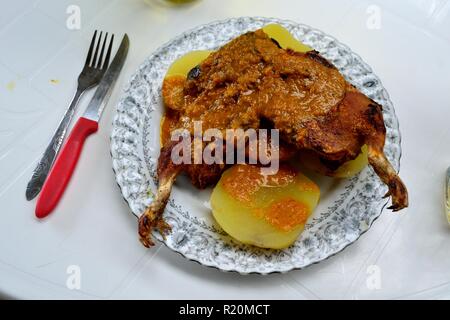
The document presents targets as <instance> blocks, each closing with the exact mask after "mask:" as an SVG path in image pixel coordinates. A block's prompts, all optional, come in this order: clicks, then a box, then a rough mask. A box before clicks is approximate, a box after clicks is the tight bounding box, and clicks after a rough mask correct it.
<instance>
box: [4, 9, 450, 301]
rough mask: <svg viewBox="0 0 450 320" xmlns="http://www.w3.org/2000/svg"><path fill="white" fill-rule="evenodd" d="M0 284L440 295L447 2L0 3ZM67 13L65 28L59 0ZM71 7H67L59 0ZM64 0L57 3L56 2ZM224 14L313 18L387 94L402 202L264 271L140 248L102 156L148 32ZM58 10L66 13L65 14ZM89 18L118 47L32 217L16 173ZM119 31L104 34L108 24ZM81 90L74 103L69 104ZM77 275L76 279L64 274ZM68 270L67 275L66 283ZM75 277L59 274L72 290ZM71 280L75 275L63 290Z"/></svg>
mask: <svg viewBox="0 0 450 320" xmlns="http://www.w3.org/2000/svg"><path fill="white" fill-rule="evenodd" d="M0 4H1V6H0V43H1V50H0V122H1V124H0V218H1V223H0V292H1V293H2V294H3V295H4V296H8V297H17V298H88V299H89V298H106V299H108V298H152V299H153V298H157V299H159V298H193V299H197V298H221V299H241V298H242V299H269V298H274V299H323V298H349V299H352V298H356V299H364V298H369V299H379V298H405V297H406V298H450V228H449V226H448V224H447V222H446V219H445V215H444V176H445V170H446V168H447V166H449V165H450V148H449V147H450V145H449V143H450V122H449V121H450V1H448V0H432V1H425V0H411V1H381V0H370V1H368V2H365V1H356V0H342V1H324V0H320V1H288V0H286V1H281V0H277V1H270V0H255V1H247V0H232V1H230V0H227V1H214V0H198V1H195V2H192V3H191V4H189V5H184V6H168V5H165V4H164V2H163V0H147V1H144V0H115V1H112V0H96V1H93V0H53V1H51V0H41V1H36V0H35V1H31V0H17V1H6V0H1V1H0ZM71 5H77V6H78V8H79V9H80V14H81V20H80V22H81V25H80V29H76V30H71V29H69V28H68V26H69V27H73V26H76V22H77V21H76V20H73V18H74V16H73V12H76V10H77V8H76V7H75V8H74V7H70V6H71ZM74 10H75V11H74ZM68 12H69V13H68ZM236 16H269V17H272V16H273V17H278V18H284V19H290V20H294V21H298V22H301V23H305V24H309V25H311V26H314V27H315V28H318V29H321V30H323V31H325V32H327V33H329V34H331V35H333V36H335V37H336V38H338V39H339V40H340V41H341V42H343V43H345V44H347V45H348V46H350V47H351V48H352V50H353V51H355V52H357V53H359V54H360V55H361V56H362V57H363V59H364V60H365V61H366V62H367V63H369V64H370V65H371V66H372V68H373V69H374V71H375V73H376V74H377V75H378V76H379V77H380V78H381V80H382V81H383V84H384V85H385V87H386V88H387V90H388V91H389V94H390V96H391V99H392V101H393V102H394V105H395V108H396V112H397V116H398V118H399V120H400V129H401V132H402V149H403V156H402V160H401V172H400V173H401V177H402V178H403V180H404V182H405V183H406V185H407V186H408V188H409V193H410V207H409V208H408V209H407V210H404V211H402V212H401V213H400V214H394V213H391V212H388V211H386V212H384V213H383V214H382V216H381V218H380V219H379V220H377V221H376V222H375V224H374V225H373V227H372V228H371V229H370V230H369V232H367V233H366V234H364V235H363V236H362V237H361V238H360V239H359V240H358V241H357V242H356V243H355V244H353V245H352V246H350V247H349V248H347V249H345V250H344V251H343V252H341V253H340V254H338V255H336V256H334V257H332V258H330V259H329V260H327V261H324V262H322V263H320V264H318V265H314V266H311V267H309V268H307V269H305V270H300V271H293V272H289V273H287V274H274V275H269V276H258V275H250V276H241V275H238V274H236V273H222V272H219V271H217V270H213V269H209V268H206V267H202V266H200V265H198V264H197V263H194V262H190V261H187V260H185V259H184V258H182V257H181V256H180V255H178V254H176V253H174V252H171V251H170V250H168V249H167V248H166V247H165V246H160V245H158V246H157V247H155V248H153V249H152V250H146V249H144V248H143V247H142V246H141V245H140V244H139V242H138V241H137V235H136V220H135V218H134V217H133V216H132V215H131V214H129V209H128V207H127V205H126V204H125V202H124V201H123V200H122V197H121V195H120V191H119V189H118V187H117V185H116V183H115V178H114V174H113V172H112V170H111V159H110V155H109V134H110V130H111V121H112V117H113V114H114V109H115V105H116V103H117V101H118V98H119V95H120V92H121V87H123V85H124V84H125V83H126V81H127V79H128V78H129V77H130V76H131V74H132V73H133V72H134V70H136V69H137V67H138V66H139V64H140V63H141V62H142V61H143V59H144V58H145V57H146V56H148V55H149V54H150V53H151V52H152V51H153V50H155V49H156V48H157V47H158V46H160V45H161V44H163V43H165V42H167V41H168V40H170V39H171V38H172V37H174V36H176V35H178V34H180V33H181V32H183V31H185V30H187V29H190V28H193V27H195V26H197V25H199V24H204V23H208V22H210V21H213V20H217V19H224V18H229V17H236ZM68 19H69V24H68V23H67V22H68ZM94 29H101V30H105V31H110V32H114V33H116V35H118V36H120V35H121V34H123V33H124V32H127V33H128V34H129V36H130V39H131V48H130V53H129V56H128V60H127V62H126V65H125V67H124V70H123V72H122V74H121V76H120V78H119V80H118V84H117V87H116V89H115V90H114V93H113V95H112V97H111V100H110V103H109V105H108V108H107V109H106V111H105V113H104V115H103V118H102V120H101V123H100V130H99V132H98V133H97V134H96V135H94V136H92V137H91V138H89V140H88V143H87V144H86V146H85V150H84V152H83V154H82V156H81V159H80V161H79V163H78V167H77V170H76V173H75V175H74V177H73V179H72V181H71V183H70V185H69V188H68V190H67V191H66V194H65V196H64V198H63V199H62V201H61V202H60V205H59V206H58V208H57V209H56V210H55V212H54V213H53V215H52V216H51V217H50V218H49V219H47V220H45V221H37V220H36V219H35V218H34V214H33V212H34V205H35V201H32V202H27V201H26V200H25V186H26V184H27V182H28V179H29V178H30V175H31V172H32V170H33V169H34V166H35V164H36V162H37V160H38V159H39V157H40V155H41V153H42V151H43V149H44V147H45V145H46V143H47V142H48V140H49V138H50V136H51V135H52V133H53V130H54V129H55V127H56V125H57V123H58V121H59V119H60V118H61V116H62V114H63V113H64V111H65V108H66V106H67V104H68V102H69V100H70V98H71V96H72V94H73V93H74V90H75V86H76V80H75V79H76V77H77V76H78V73H79V71H80V68H81V66H82V64H83V62H84V58H85V54H86V50H87V46H88V44H89V41H90V37H91V35H92V33H93V30H94ZM118 39H119V37H118ZM90 95H92V93H90V94H88V95H87V96H85V97H84V99H83V100H82V103H81V105H80V106H79V111H80V112H79V113H81V112H82V111H83V110H84V108H85V106H86V104H87V102H88V97H89V96H90ZM76 275H80V277H79V278H77V279H79V280H80V281H79V283H78V282H73V279H74V278H73V277H74V276H76ZM77 284H79V286H78V285H77ZM74 287H75V288H74ZM78 287H79V289H77V288H78Z"/></svg>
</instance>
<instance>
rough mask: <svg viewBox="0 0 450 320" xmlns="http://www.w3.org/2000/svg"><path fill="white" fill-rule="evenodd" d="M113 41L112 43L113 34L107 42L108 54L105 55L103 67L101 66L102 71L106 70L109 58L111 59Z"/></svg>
mask: <svg viewBox="0 0 450 320" xmlns="http://www.w3.org/2000/svg"><path fill="white" fill-rule="evenodd" d="M113 41H114V33H113V34H112V36H111V40H109V46H108V52H107V53H106V57H105V62H103V66H102V69H103V70H106V68H108V65H109V58H110V57H111V50H112V45H113Z"/></svg>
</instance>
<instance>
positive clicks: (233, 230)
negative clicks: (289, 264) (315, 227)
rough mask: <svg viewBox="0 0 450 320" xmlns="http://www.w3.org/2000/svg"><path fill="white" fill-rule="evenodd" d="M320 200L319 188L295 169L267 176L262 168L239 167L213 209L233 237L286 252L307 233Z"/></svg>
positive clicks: (227, 176) (225, 178) (216, 193)
mask: <svg viewBox="0 0 450 320" xmlns="http://www.w3.org/2000/svg"><path fill="white" fill-rule="evenodd" d="M319 197H320V191H319V187H318V186H317V185H316V184H315V183H314V182H312V181H311V180H310V179H308V178H307V177H306V176H304V175H303V174H301V173H300V172H298V171H296V170H295V169H293V168H291V167H287V166H283V167H281V168H280V170H279V171H278V172H277V173H276V174H275V175H270V176H266V175H263V174H262V173H261V170H260V167H257V166H252V165H235V166H233V167H231V168H230V169H228V170H227V171H225V172H224V174H223V175H222V177H221V179H220V181H219V182H218V184H217V185H216V187H215V188H214V190H213V192H212V195H211V207H212V211H213V216H214V218H215V219H216V221H217V223H218V224H219V225H220V226H221V227H222V228H223V229H224V230H225V231H226V232H227V233H228V234H229V235H230V236H231V237H233V238H235V239H237V240H239V241H241V242H243V243H246V244H252V245H255V246H258V247H263V248H273V249H282V248H286V247H288V246H289V245H291V244H292V243H293V242H294V241H295V240H296V239H297V238H298V236H299V234H300V233H301V232H302V231H303V229H304V227H305V223H306V221H307V219H308V217H309V216H310V215H311V213H312V211H313V210H314V208H315V207H316V206H317V203H318V201H319Z"/></svg>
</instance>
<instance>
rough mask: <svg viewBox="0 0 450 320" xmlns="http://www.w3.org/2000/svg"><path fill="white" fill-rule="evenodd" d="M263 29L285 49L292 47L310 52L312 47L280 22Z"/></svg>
mask: <svg viewBox="0 0 450 320" xmlns="http://www.w3.org/2000/svg"><path fill="white" fill-rule="evenodd" d="M262 29H263V31H264V32H265V33H266V34H267V35H268V36H269V37H271V38H272V39H274V40H276V41H277V42H278V44H279V45H280V46H281V47H282V48H283V49H292V50H294V51H297V52H308V51H311V50H312V48H310V47H308V46H307V45H306V44H303V43H301V42H300V41H298V40H297V39H295V38H294V37H293V36H292V35H291V33H290V32H289V31H288V30H286V29H285V28H284V27H282V26H280V25H279V24H268V25H267V26H265V27H264V28H262Z"/></svg>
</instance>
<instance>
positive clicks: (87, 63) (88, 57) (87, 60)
mask: <svg viewBox="0 0 450 320" xmlns="http://www.w3.org/2000/svg"><path fill="white" fill-rule="evenodd" d="M96 37H97V30H95V32H94V35H93V36H92V40H91V45H90V46H89V51H88V54H87V57H86V62H85V63H84V65H85V66H89V63H90V62H91V57H92V50H93V49H94V43H95V38H96Z"/></svg>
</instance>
